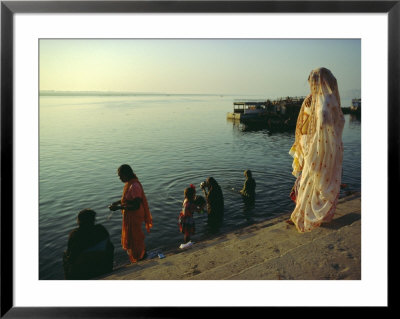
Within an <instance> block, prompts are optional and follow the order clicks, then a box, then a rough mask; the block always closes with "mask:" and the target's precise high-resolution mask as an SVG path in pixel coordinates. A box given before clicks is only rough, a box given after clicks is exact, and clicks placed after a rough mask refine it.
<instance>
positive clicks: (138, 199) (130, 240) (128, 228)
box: [110, 164, 153, 263]
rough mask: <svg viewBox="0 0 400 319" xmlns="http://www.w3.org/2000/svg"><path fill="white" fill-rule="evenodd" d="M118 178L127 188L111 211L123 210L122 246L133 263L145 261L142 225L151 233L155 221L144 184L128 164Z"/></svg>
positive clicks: (120, 170)
mask: <svg viewBox="0 0 400 319" xmlns="http://www.w3.org/2000/svg"><path fill="white" fill-rule="evenodd" d="M118 176H119V178H120V179H121V181H122V182H123V183H125V186H124V190H123V192H122V197H121V200H119V201H116V202H114V203H112V204H111V206H110V209H111V210H118V209H121V212H122V234H121V245H122V248H123V249H124V250H126V252H127V253H128V255H129V260H130V261H131V263H135V262H137V261H138V260H141V259H143V258H144V256H145V253H146V247H145V244H144V238H145V237H144V233H143V231H142V223H143V222H144V223H145V226H146V230H147V232H148V233H149V232H150V228H151V227H153V219H152V217H151V213H150V210H149V205H148V203H147V198H146V195H145V194H144V191H143V187H142V184H141V183H140V182H139V180H138V178H137V176H136V175H135V173H134V172H133V170H132V168H131V167H130V166H129V165H127V164H124V165H121V166H120V167H119V168H118Z"/></svg>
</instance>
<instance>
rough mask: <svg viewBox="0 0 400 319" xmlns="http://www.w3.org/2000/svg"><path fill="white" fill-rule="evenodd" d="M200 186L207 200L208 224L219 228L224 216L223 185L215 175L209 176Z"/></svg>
mask: <svg viewBox="0 0 400 319" xmlns="http://www.w3.org/2000/svg"><path fill="white" fill-rule="evenodd" d="M200 187H201V189H202V190H203V192H204V195H205V197H206V201H207V212H208V224H209V225H210V226H211V227H212V228H213V229H215V228H218V227H219V226H220V225H221V223H222V219H223V216H224V196H223V194H222V190H221V187H220V186H219V185H218V183H217V181H216V180H215V179H214V178H213V177H209V178H207V179H206V181H205V182H203V183H201V184H200ZM206 188H207V189H208V191H207V190H206Z"/></svg>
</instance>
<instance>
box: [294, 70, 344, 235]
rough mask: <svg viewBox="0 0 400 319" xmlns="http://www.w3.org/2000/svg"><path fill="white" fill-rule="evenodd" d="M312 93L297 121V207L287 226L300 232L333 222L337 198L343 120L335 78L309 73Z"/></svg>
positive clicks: (295, 195) (324, 74)
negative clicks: (294, 226)
mask: <svg viewBox="0 0 400 319" xmlns="http://www.w3.org/2000/svg"><path fill="white" fill-rule="evenodd" d="M308 82H309V84H310V89H311V93H310V94H309V95H308V96H307V98H306V99H305V100H304V102H303V105H302V107H301V109H300V113H299V116H298V119H297V126H296V137H295V142H294V144H293V146H292V148H291V149H290V152H289V154H290V155H292V156H293V164H292V167H293V172H292V174H293V175H294V176H295V177H297V180H296V182H295V185H294V187H293V189H292V193H291V198H292V199H293V201H295V203H296V207H295V209H294V211H293V212H292V214H291V217H290V219H289V220H288V222H289V223H294V224H295V225H296V228H297V230H298V231H299V232H306V231H311V230H312V229H313V228H315V227H318V226H320V225H321V224H322V223H326V222H329V221H331V220H332V217H333V215H334V213H335V210H336V204H337V201H338V198H339V191H340V184H341V173H342V160H343V143H342V132H343V127H344V117H343V112H342V109H341V105H340V96H339V89H338V85H337V81H336V78H335V77H334V76H333V74H332V73H331V71H329V70H328V69H326V68H318V69H315V70H313V71H311V74H310V76H309V78H308Z"/></svg>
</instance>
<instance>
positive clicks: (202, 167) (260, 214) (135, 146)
mask: <svg viewBox="0 0 400 319" xmlns="http://www.w3.org/2000/svg"><path fill="white" fill-rule="evenodd" d="M235 98H238V97H236V96H235V97H233V96H202V95H198V96H194V95H171V96H167V95H147V96H146V95H142V96H106V97H105V96H97V97H96V96H95V97H94V96H90V97H82V96H80V97H77V96H63V97H54V96H53V97H52V96H42V97H41V98H40V173H39V175H40V185H39V197H40V198H39V205H40V220H39V225H40V236H39V256H40V274H39V279H63V269H62V253H63V251H64V250H65V249H66V245H67V240H68V234H69V232H70V231H71V230H72V229H73V228H75V227H76V226H77V225H76V217H77V213H78V212H79V211H80V210H81V209H83V208H86V207H90V208H92V209H94V210H95V211H96V212H97V223H101V224H103V225H104V226H105V227H106V228H107V229H108V231H109V233H110V235H111V240H112V242H113V244H114V246H115V265H116V266H118V265H122V264H125V263H128V256H127V255H126V253H125V252H124V251H123V250H122V249H121V244H120V236H121V214H120V212H119V211H117V212H114V213H113V215H112V216H111V218H109V219H107V217H109V215H110V211H109V210H108V208H107V206H108V205H109V204H110V203H111V202H113V201H115V200H118V199H120V197H121V193H122V188H123V184H122V183H121V181H120V180H119V178H118V176H117V168H118V166H120V165H121V164H124V163H126V164H129V165H131V166H132V168H133V170H134V172H135V173H136V174H137V176H138V177H139V179H140V181H141V183H142V185H143V188H144V191H145V193H146V195H147V198H148V201H149V206H150V210H151V213H152V215H153V221H154V227H153V228H152V230H151V233H150V234H146V247H147V249H148V250H149V251H151V250H162V251H164V250H167V249H169V248H171V247H173V248H176V247H178V246H179V245H180V244H181V243H182V239H183V236H182V234H180V233H179V230H178V225H177V218H178V214H179V211H180V209H181V204H182V200H183V190H184V189H185V187H188V186H189V184H191V183H193V184H195V185H196V186H197V190H198V193H199V194H201V190H200V188H199V184H200V182H202V181H203V180H204V179H205V178H206V177H208V176H213V177H214V178H215V179H216V180H217V181H218V183H219V184H220V185H221V187H222V190H223V193H224V198H225V215H224V223H223V226H222V228H221V229H220V232H226V231H229V230H233V229H235V228H238V227H243V226H246V225H249V224H251V223H254V222H259V221H263V220H266V219H269V218H272V217H275V216H279V215H281V214H283V213H287V212H290V211H291V210H292V209H293V208H294V204H293V203H292V202H291V200H290V198H289V192H290V189H291V187H292V185H293V183H294V177H293V176H292V175H291V171H292V168H291V165H292V158H291V157H290V155H289V154H288V151H289V149H290V147H291V145H292V143H293V141H294V133H293V131H292V130H290V131H289V132H275V133H274V132H269V131H268V130H266V129H258V130H252V129H249V128H246V127H245V126H243V125H239V124H237V123H233V122H231V121H228V120H227V119H226V113H227V112H229V111H231V110H232V107H233V104H232V103H233V100H234V99H235ZM343 105H344V104H343ZM345 118H346V124H345V128H344V133H343V143H344V148H345V152H344V161H343V183H346V184H347V185H348V188H347V190H352V191H360V189H361V134H360V133H361V132H360V131H361V125H360V122H359V121H358V120H356V119H353V118H352V117H350V115H346V116H345ZM246 169H251V170H252V172H253V176H254V178H255V180H256V182H257V189H256V194H257V195H256V196H257V197H256V203H255V207H254V208H253V209H251V210H249V209H246V207H245V206H244V204H243V202H242V200H241V198H240V196H239V195H238V194H237V193H235V192H233V191H232V188H236V189H240V188H241V187H242V185H243V182H244V176H243V171H244V170H246ZM342 192H344V191H342ZM342 195H343V194H342ZM206 220H207V219H206V216H205V215H204V214H198V215H195V222H196V235H195V236H194V237H193V241H200V240H202V239H204V238H206V237H207V236H209V233H208V228H207V227H206V226H207V223H206Z"/></svg>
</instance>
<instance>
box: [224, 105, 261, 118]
mask: <svg viewBox="0 0 400 319" xmlns="http://www.w3.org/2000/svg"><path fill="white" fill-rule="evenodd" d="M267 112H268V109H267V102H266V101H237V102H233V112H228V114H227V118H228V119H234V120H245V119H251V118H257V117H261V116H264V115H266V113H267Z"/></svg>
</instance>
